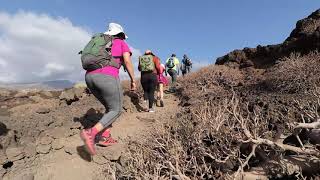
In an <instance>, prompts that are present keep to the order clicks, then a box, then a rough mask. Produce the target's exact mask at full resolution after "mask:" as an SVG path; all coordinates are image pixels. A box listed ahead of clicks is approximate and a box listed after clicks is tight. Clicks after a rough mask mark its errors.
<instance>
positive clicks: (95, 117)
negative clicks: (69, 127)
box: [73, 108, 103, 129]
mask: <svg viewBox="0 0 320 180" xmlns="http://www.w3.org/2000/svg"><path fill="white" fill-rule="evenodd" d="M102 116H103V113H101V112H99V111H97V110H95V109H93V108H90V109H89V110H88V111H87V113H86V114H85V115H84V116H83V117H80V118H78V117H75V118H73V121H74V122H80V123H81V125H82V126H83V127H84V128H85V129H87V128H91V127H93V126H94V125H95V124H97V123H98V122H99V120H100V119H101V118H102Z"/></svg>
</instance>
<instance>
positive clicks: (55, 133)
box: [48, 127, 70, 139]
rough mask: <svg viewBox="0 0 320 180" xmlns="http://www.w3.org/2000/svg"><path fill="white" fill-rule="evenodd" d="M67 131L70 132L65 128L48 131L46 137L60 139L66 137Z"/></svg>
mask: <svg viewBox="0 0 320 180" xmlns="http://www.w3.org/2000/svg"><path fill="white" fill-rule="evenodd" d="M68 131H70V130H69V129H68V128H66V127H57V128H53V129H51V130H50V132H49V134H48V136H51V137H52V138H54V139H60V138H64V137H67V135H68Z"/></svg>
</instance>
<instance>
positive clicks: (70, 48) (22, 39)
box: [0, 11, 141, 83]
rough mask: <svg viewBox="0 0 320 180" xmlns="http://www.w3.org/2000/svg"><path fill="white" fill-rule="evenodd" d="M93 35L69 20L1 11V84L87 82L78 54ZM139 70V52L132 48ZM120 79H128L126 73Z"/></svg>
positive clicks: (122, 73) (134, 60) (28, 13)
mask: <svg viewBox="0 0 320 180" xmlns="http://www.w3.org/2000/svg"><path fill="white" fill-rule="evenodd" d="M90 37H91V33H90V32H88V30H86V29H85V28H83V27H78V26H75V25H73V24H72V23H71V22H70V21H69V20H68V19H66V18H61V17H60V18H54V17H51V16H48V15H46V14H35V13H32V12H23V11H21V12H18V13H16V14H8V13H6V12H1V11H0V82H2V83H17V82H39V81H48V80H57V79H67V80H72V81H83V79H84V70H83V69H82V67H81V63H80V56H79V55H78V52H79V51H80V50H81V49H82V48H83V47H84V46H85V45H86V43H87V42H88V40H89V39H90ZM131 50H132V52H133V56H132V60H133V62H134V65H135V67H137V64H138V62H137V59H138V58H137V57H138V56H139V55H141V52H140V51H139V50H138V49H135V48H132V47H131ZM120 77H121V78H122V79H123V78H128V76H127V75H125V73H124V72H121V73H120Z"/></svg>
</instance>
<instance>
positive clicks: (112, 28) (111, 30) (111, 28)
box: [104, 23, 128, 39]
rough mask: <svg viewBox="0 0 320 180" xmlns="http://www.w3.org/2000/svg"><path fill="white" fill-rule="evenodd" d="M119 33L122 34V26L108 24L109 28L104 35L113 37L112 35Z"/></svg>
mask: <svg viewBox="0 0 320 180" xmlns="http://www.w3.org/2000/svg"><path fill="white" fill-rule="evenodd" d="M119 33H124V31H123V28H122V26H121V25H120V24H117V23H109V28H108V30H107V31H106V32H105V33H104V34H106V35H110V36H114V35H117V34H119ZM124 34H125V33H124ZM125 36H126V39H127V38H128V36H127V35H125Z"/></svg>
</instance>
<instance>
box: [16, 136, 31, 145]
mask: <svg viewBox="0 0 320 180" xmlns="http://www.w3.org/2000/svg"><path fill="white" fill-rule="evenodd" d="M34 141H35V138H34V137H30V136H22V137H21V139H20V141H19V142H20V144H21V145H28V144H30V143H33V142H34Z"/></svg>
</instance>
